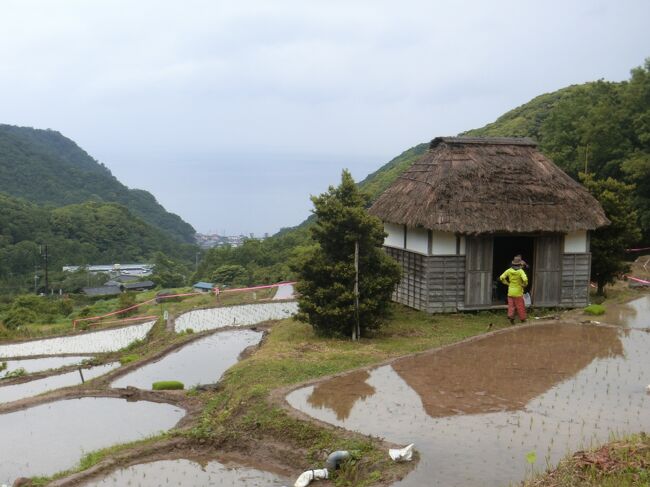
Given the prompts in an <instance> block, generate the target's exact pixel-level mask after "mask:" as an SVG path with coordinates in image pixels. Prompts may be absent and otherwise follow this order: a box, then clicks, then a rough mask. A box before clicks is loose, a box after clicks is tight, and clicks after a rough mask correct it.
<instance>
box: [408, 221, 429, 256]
mask: <svg viewBox="0 0 650 487" xmlns="http://www.w3.org/2000/svg"><path fill="white" fill-rule="evenodd" d="M406 249H407V250H412V251H414V252H420V253H422V254H428V253H429V231H428V230H427V229H426V228H411V227H408V228H407V229H406Z"/></svg>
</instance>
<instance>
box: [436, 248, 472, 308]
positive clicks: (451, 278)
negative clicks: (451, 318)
mask: <svg viewBox="0 0 650 487" xmlns="http://www.w3.org/2000/svg"><path fill="white" fill-rule="evenodd" d="M427 282H428V284H429V303H428V307H427V311H428V312H429V313H445V312H447V313H448V312H454V311H457V310H458V309H459V308H462V305H463V303H464V301H465V256H464V255H444V256H431V257H427Z"/></svg>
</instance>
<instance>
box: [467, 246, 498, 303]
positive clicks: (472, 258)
mask: <svg viewBox="0 0 650 487" xmlns="http://www.w3.org/2000/svg"><path fill="white" fill-rule="evenodd" d="M466 245H467V246H466V250H465V253H466V261H465V262H466V264H465V265H466V266H467V276H466V278H465V307H466V308H487V307H490V306H492V260H493V259H492V253H493V252H492V250H493V245H494V239H493V238H492V237H491V236H485V237H467V244H466Z"/></svg>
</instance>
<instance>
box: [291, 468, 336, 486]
mask: <svg viewBox="0 0 650 487" xmlns="http://www.w3.org/2000/svg"><path fill="white" fill-rule="evenodd" d="M327 478H328V472H327V469H326V468H323V469H320V470H307V471H305V472H303V473H301V474H300V477H298V480H296V483H295V484H293V487H307V486H308V485H309V483H310V482H311V481H312V480H319V479H327Z"/></svg>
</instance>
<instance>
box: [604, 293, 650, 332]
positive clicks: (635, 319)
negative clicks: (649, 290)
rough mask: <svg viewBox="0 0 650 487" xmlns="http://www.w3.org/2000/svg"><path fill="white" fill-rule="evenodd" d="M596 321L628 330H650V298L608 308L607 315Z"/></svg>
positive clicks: (644, 297)
mask: <svg viewBox="0 0 650 487" xmlns="http://www.w3.org/2000/svg"><path fill="white" fill-rule="evenodd" d="M596 319H598V320H602V321H604V322H607V323H612V324H616V325H621V326H625V327H628V328H641V329H650V296H643V297H640V298H637V299H634V300H632V301H630V302H629V303H626V304H623V305H614V306H607V311H606V312H605V314H604V315H603V316H602V317H599V318H596Z"/></svg>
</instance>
